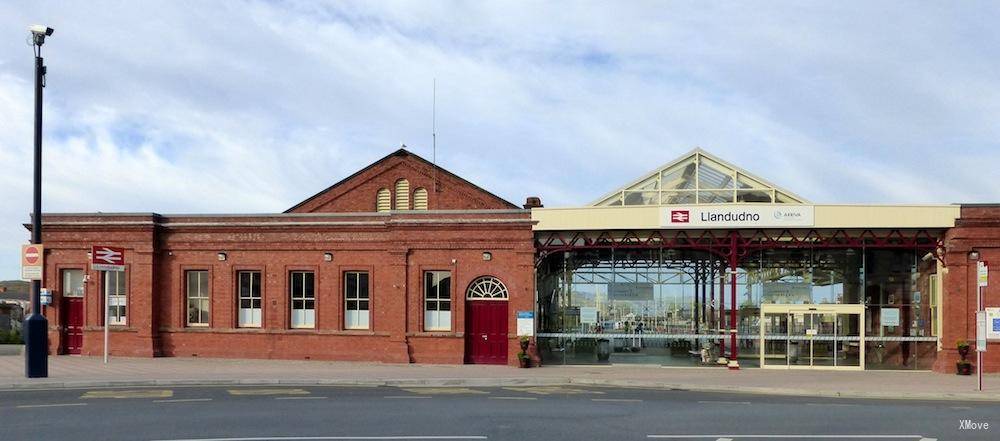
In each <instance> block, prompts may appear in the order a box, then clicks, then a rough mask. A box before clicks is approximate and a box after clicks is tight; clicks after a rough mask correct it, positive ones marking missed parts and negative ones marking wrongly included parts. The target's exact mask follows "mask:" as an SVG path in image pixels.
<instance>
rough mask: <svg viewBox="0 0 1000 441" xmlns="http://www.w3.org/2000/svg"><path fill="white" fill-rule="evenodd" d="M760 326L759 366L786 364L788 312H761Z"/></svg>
mask: <svg viewBox="0 0 1000 441" xmlns="http://www.w3.org/2000/svg"><path fill="white" fill-rule="evenodd" d="M760 327H761V335H762V338H761V348H760V353H761V360H760V365H761V367H764V366H779V365H780V366H788V313H785V312H780V313H767V314H763V319H762V320H761V322H760Z"/></svg>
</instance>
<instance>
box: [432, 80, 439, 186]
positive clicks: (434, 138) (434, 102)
mask: <svg viewBox="0 0 1000 441" xmlns="http://www.w3.org/2000/svg"><path fill="white" fill-rule="evenodd" d="M431 149H432V153H431V162H432V163H433V164H434V192H439V191H441V188H440V187H438V179H437V77H434V82H433V86H431Z"/></svg>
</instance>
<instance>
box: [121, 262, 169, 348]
mask: <svg viewBox="0 0 1000 441" xmlns="http://www.w3.org/2000/svg"><path fill="white" fill-rule="evenodd" d="M126 253H127V252H126ZM155 267H156V252H155V250H154V249H153V247H152V246H142V247H137V248H136V249H135V250H134V252H133V255H132V257H131V265H130V266H129V268H128V270H129V271H131V274H129V275H128V277H129V279H128V280H129V289H130V290H132V292H131V293H130V294H129V296H128V302H129V305H128V323H129V327H130V328H133V329H135V331H136V334H135V336H136V337H135V342H134V347H132V348H127V349H125V353H128V354H131V355H136V356H140V357H155V356H159V355H160V333H159V320H158V319H159V317H158V316H157V311H158V309H159V308H157V305H156V304H157V299H158V297H157V294H158V292H157V291H158V289H157V283H156V274H155V271H154V268H155ZM112 332H114V331H112ZM116 349H117V348H116Z"/></svg>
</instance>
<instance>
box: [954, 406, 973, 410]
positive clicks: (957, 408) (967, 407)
mask: <svg viewBox="0 0 1000 441" xmlns="http://www.w3.org/2000/svg"><path fill="white" fill-rule="evenodd" d="M951 408H952V409H956V410H969V409H972V408H971V407H969V406H951Z"/></svg>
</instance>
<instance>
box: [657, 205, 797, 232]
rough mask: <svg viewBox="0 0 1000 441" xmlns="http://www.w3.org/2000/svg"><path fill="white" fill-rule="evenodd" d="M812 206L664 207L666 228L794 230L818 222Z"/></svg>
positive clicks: (662, 212)
mask: <svg viewBox="0 0 1000 441" xmlns="http://www.w3.org/2000/svg"><path fill="white" fill-rule="evenodd" d="M814 217H815V210H814V207H813V206H812V205H761V206H748V205H732V206H726V205H703V206H699V205H676V206H671V207H663V208H662V209H661V212H660V226H661V227H663V228H786V227H788V228H791V227H811V226H813V224H814V223H815V219H814Z"/></svg>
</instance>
